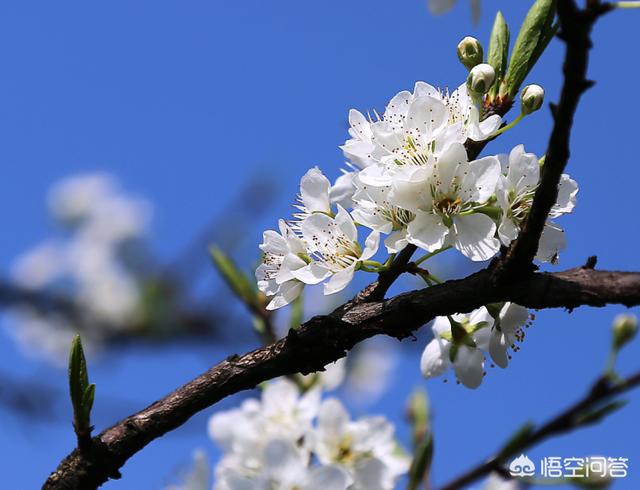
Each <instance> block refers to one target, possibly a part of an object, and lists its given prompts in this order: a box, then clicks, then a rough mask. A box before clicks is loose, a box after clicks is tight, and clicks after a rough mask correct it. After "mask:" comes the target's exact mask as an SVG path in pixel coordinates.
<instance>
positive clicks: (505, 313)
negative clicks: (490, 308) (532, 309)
mask: <svg viewBox="0 0 640 490" xmlns="http://www.w3.org/2000/svg"><path fill="white" fill-rule="evenodd" d="M528 319H529V310H527V309H526V308H525V307H524V306H520V305H517V304H515V303H505V305H504V306H503V307H502V309H501V310H500V328H501V329H502V331H503V332H505V333H515V332H516V330H518V329H519V328H520V327H523V326H524V324H525V323H527V320H528Z"/></svg>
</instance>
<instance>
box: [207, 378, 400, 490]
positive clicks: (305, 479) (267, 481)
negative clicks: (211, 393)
mask: <svg viewBox="0 0 640 490" xmlns="http://www.w3.org/2000/svg"><path fill="white" fill-rule="evenodd" d="M320 395H321V393H320V385H318V384H316V385H315V386H314V387H313V388H311V389H310V390H309V391H307V392H306V393H305V394H304V395H301V393H300V390H299V389H298V388H297V387H296V385H295V384H293V383H292V382H291V381H288V380H286V379H279V380H277V381H274V382H270V383H268V384H267V385H266V387H265V389H264V391H263V394H262V397H261V399H260V400H256V399H250V400H246V401H245V402H244V403H243V404H242V406H241V407H240V408H237V409H234V410H230V411H227V412H221V413H218V414H215V415H214V416H213V417H212V418H211V420H210V422H209V434H210V435H211V437H212V438H213V439H214V440H215V441H216V442H217V443H218V444H219V446H220V447H221V448H222V451H223V455H222V459H221V460H220V462H219V463H218V465H217V467H216V470H215V475H216V484H215V487H214V488H215V490H246V489H260V490H271V489H277V490H346V489H347V488H348V489H350V490H359V489H362V490H365V489H366V490H375V489H380V490H390V489H392V488H394V485H395V482H396V479H397V478H398V477H399V476H400V475H402V474H404V473H406V471H407V470H408V466H409V460H408V458H407V457H406V456H404V454H403V453H402V452H401V451H400V450H399V448H398V446H397V444H396V441H395V439H394V427H393V425H392V424H391V423H389V422H388V421H387V420H386V419H384V418H383V417H367V418H363V419H360V420H356V421H351V420H350V418H349V415H348V414H347V412H346V410H345V409H344V407H343V406H342V404H341V403H340V402H339V401H337V400H336V399H329V400H326V401H325V402H324V403H322V405H320ZM314 422H315V423H314ZM374 482H375V483H374Z"/></svg>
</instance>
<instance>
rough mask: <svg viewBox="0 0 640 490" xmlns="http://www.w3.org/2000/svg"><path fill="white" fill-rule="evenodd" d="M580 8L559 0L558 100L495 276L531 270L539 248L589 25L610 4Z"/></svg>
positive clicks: (563, 158)
mask: <svg viewBox="0 0 640 490" xmlns="http://www.w3.org/2000/svg"><path fill="white" fill-rule="evenodd" d="M587 4H588V6H587V8H586V9H584V10H580V9H578V8H577V7H576V4H575V2H574V0H560V1H558V17H559V19H560V32H559V33H558V37H559V38H560V39H562V40H563V41H564V42H565V43H566V55H565V58H564V65H563V73H564V82H563V85H562V91H561V94H560V101H559V102H558V104H557V105H552V106H551V109H552V114H553V118H554V123H555V124H554V126H553V130H552V132H551V136H550V138H549V144H548V147H547V153H546V158H545V163H544V166H543V167H542V173H541V177H540V185H539V186H538V188H537V189H536V192H535V196H534V199H533V204H532V207H531V211H530V212H529V215H528V217H527V219H526V221H525V223H524V225H523V228H522V231H521V232H520V235H519V237H518V239H517V240H516V241H515V242H514V243H513V244H512V245H511V247H510V248H509V250H508V252H507V254H506V256H505V257H504V260H502V261H501V262H500V263H499V265H498V267H497V268H496V277H502V276H504V275H510V274H511V275H512V274H518V273H523V272H524V273H526V272H529V271H531V270H533V267H534V266H533V263H532V261H533V258H534V256H535V254H536V252H537V251H538V244H539V242H540V235H542V230H543V229H544V226H545V223H546V222H547V217H548V216H549V212H550V211H551V208H552V207H553V205H554V204H555V203H556V200H557V199H558V183H559V182H560V177H561V175H562V173H563V172H564V169H565V167H566V165H567V162H568V160H569V141H570V137H571V127H572V126H573V118H574V115H575V112H576V109H577V107H578V102H579V101H580V97H581V96H582V94H583V93H584V92H585V91H586V90H587V89H588V88H589V87H591V86H592V85H593V83H594V82H593V81H591V80H588V79H587V66H588V63H589V50H590V49H591V38H590V35H591V29H592V28H593V25H594V24H595V22H596V20H598V18H599V17H601V16H602V15H604V14H605V13H607V12H609V11H610V10H611V6H610V4H603V3H600V1H599V0H590V1H589V2H587Z"/></svg>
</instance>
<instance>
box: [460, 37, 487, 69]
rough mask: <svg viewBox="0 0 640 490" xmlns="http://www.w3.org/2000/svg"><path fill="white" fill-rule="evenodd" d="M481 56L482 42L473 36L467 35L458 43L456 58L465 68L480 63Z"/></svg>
mask: <svg viewBox="0 0 640 490" xmlns="http://www.w3.org/2000/svg"><path fill="white" fill-rule="evenodd" d="M483 56H484V54H483V52H482V44H480V41H478V40H477V39H476V38H475V37H470V36H467V37H465V38H464V39H463V40H462V41H460V43H459V44H458V58H459V59H460V62H461V63H462V64H463V65H464V66H465V67H466V69H467V70H471V68H473V67H474V66H476V65H479V64H480V63H482V57H483Z"/></svg>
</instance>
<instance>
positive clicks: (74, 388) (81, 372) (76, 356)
mask: <svg viewBox="0 0 640 490" xmlns="http://www.w3.org/2000/svg"><path fill="white" fill-rule="evenodd" d="M88 386H89V374H88V372H87V361H86V359H85V357H84V351H83V349H82V341H81V340H80V335H76V336H75V337H73V340H72V341H71V351H70V353H69V393H70V395H71V403H72V404H73V409H74V412H76V413H80V412H81V411H82V397H83V395H84V392H85V391H86V389H87V387H88Z"/></svg>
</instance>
